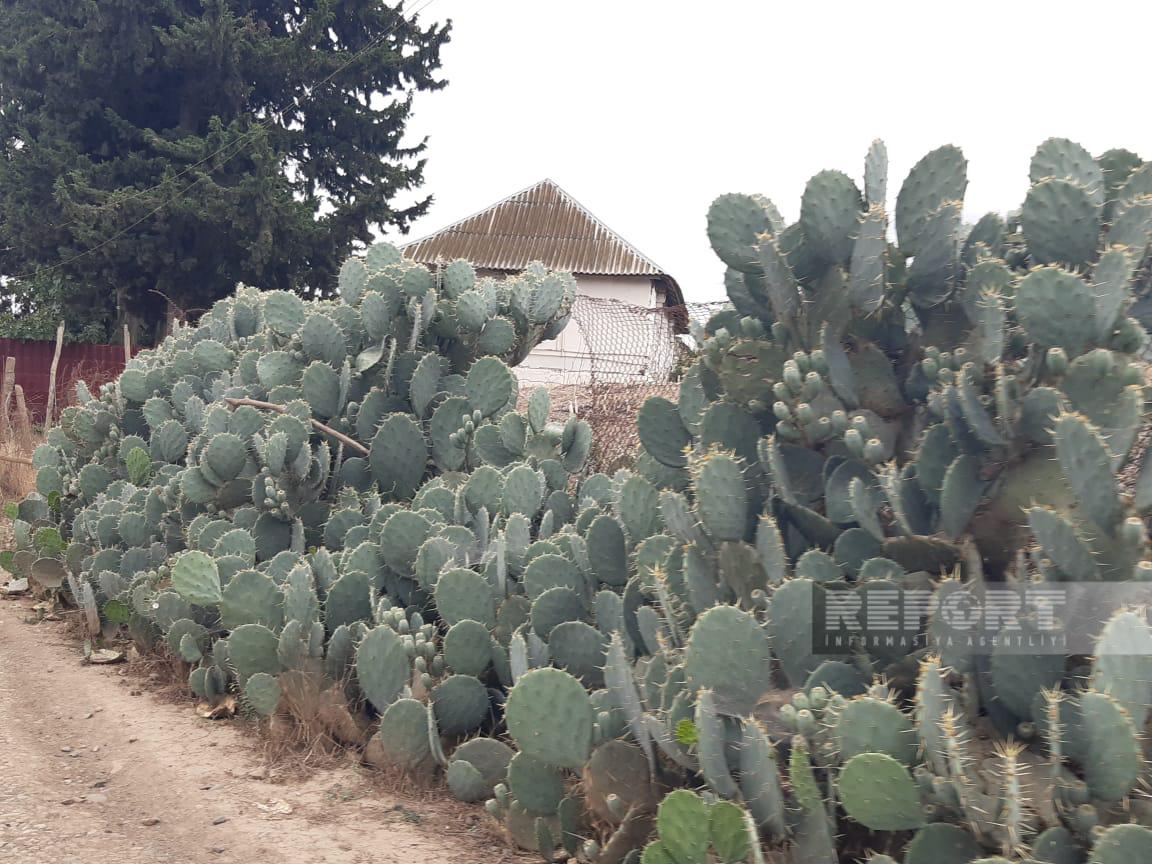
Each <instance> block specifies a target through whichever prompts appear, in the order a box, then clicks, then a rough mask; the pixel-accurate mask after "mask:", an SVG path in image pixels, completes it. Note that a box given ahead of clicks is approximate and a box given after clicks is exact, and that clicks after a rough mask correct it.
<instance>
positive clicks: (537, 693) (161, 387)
mask: <svg viewBox="0 0 1152 864" xmlns="http://www.w3.org/2000/svg"><path fill="white" fill-rule="evenodd" d="M966 169H967V165H966V162H965V160H964V157H963V155H962V153H961V152H960V151H959V150H958V149H956V148H954V147H942V148H940V149H938V150H935V151H933V152H932V153H930V154H928V155H927V156H925V157H924V158H923V159H922V160H920V161H919V162H918V163H917V164H916V165H915V167H914V168H913V169H912V171H911V173H910V174H909V176H908V177H907V178H906V179H905V180H904V182H903V184H902V185H901V187H900V189H899V190H898V194H897V195H896V197H895V209H894V211H893V212H892V214H891V219H890V218H889V213H888V209H887V202H888V200H889V195H888V188H887V186H888V178H887V154H886V151H885V148H884V145H883V144H882V143H880V142H876V143H875V144H874V145H873V146H872V148H871V149H870V150H869V152H868V154H867V157H866V160H865V165H864V174H863V186H862V188H861V186H859V185H858V184H857V183H856V182H855V181H854V180H853V179H852V178H850V177H849V176H848V175H847V174H844V173H842V172H839V171H823V172H820V173H819V174H817V175H816V176H815V177H813V178H812V179H811V180H810V181H809V183H808V185H807V187H806V189H805V191H804V195H803V198H802V201H801V205H800V211H799V213H800V218H799V221H797V222H795V223H793V224H790V225H789V224H785V222H784V220H783V219H782V218H781V216H780V214H779V211H777V209H776V208H775V207H774V206H773V205H772V204H771V202H769V201H768V200H767V199H765V198H763V197H761V196H754V195H737V194H730V195H724V196H721V197H720V198H718V199H717V200H716V202H715V203H714V204H713V205H712V208H711V210H710V211H709V213H708V220H707V229H708V236H709V239H710V241H711V243H712V246H713V248H714V249H715V251H716V253H717V255H718V256H719V258H720V259H721V261H722V262H723V263H724V264H725V265H726V267H727V272H726V275H725V282H726V285H727V290H728V296H729V299H730V301H731V308H729V309H726V310H725V311H722V312H720V313H718V314H716V315H715V316H714V317H713V318H712V319H711V320H709V321H708V322H707V323H706V324H705V325H703V326H701V327H699V328H698V329H697V332H696V333H695V334H694V335H695V336H696V338H697V341H698V342H699V344H700V346H701V351H700V355H699V359H698V360H697V362H696V363H695V364H694V365H693V366H692V367H691V368H690V369H689V370H688V371H687V372H686V374H685V375H684V377H683V380H682V383H681V386H680V393H679V399H678V400H677V401H676V402H675V403H673V402H671V401H669V400H665V399H661V398H654V399H651V400H649V401H648V402H647V403H646V404H645V405H644V406H643V408H642V409H641V411H640V412H639V415H638V417H637V421H636V422H637V427H638V432H639V436H640V440H641V450H640V452H639V453H638V454H637V457H636V460H635V464H634V466H633V468H632V469H630V470H624V471H620V472H618V473H617V474H615V475H613V476H611V477H609V476H606V475H602V474H589V473H588V472H587V471H586V470H585V463H586V460H587V456H588V452H589V448H590V445H591V434H592V433H591V430H590V429H589V427H588V426H587V424H586V423H584V422H583V421H581V420H578V419H570V420H569V421H568V422H567V423H566V424H563V425H554V424H551V423H549V421H548V417H549V405H548V399H547V394H546V393H545V392H544V391H538V392H537V393H534V394H533V395H532V396H531V397H530V398H529V399H528V400H527V409H526V411H525V412H524V413H520V412H518V411H516V410H515V406H516V404H517V387H516V379H515V377H514V375H513V373H512V372H511V371H510V369H509V368H508V367H509V365H514V364H515V363H516V362H518V361H519V360H521V359H523V357H524V356H525V355H526V354H527V352H528V351H530V350H531V348H532V347H533V346H534V345H535V344H536V343H537V342H538V341H539V340H541V339H546V338H551V337H553V336H555V335H556V334H557V333H558V332H559V330H560V328H562V327H563V326H564V324H565V323H566V320H567V316H568V313H569V311H570V308H571V303H572V300H573V296H574V290H575V285H574V281H573V280H572V278H571V277H570V276H568V275H566V274H558V273H551V272H548V271H546V270H544V269H543V268H539V267H532V268H529V270H528V271H526V272H525V273H524V274H522V275H521V276H518V277H515V278H512V279H509V280H507V281H505V282H494V281H492V280H488V279H477V278H476V276H475V274H474V272H473V270H472V268H471V267H470V266H469V265H468V264H466V263H465V262H453V263H451V264H448V265H446V266H444V267H442V268H439V269H437V270H436V271H435V272H433V271H430V270H428V269H426V268H424V267H421V266H418V265H413V264H410V263H407V262H404V261H403V260H401V258H400V257H399V255H398V253H397V252H396V250H395V249H393V248H392V247H389V246H386V245H380V246H376V247H373V248H372V249H371V250H369V252H368V254H367V256H366V257H365V258H363V259H352V260H350V261H349V262H348V263H347V264H346V265H345V267H344V268H343V270H342V271H341V276H340V292H339V299H338V300H336V301H312V302H306V301H302V300H300V299H298V298H296V297H295V296H293V295H290V294H286V293H282V292H268V293H259V292H257V291H254V290H251V289H247V288H241V289H240V290H238V292H237V293H236V295H235V296H234V297H233V298H230V299H228V300H225V301H222V302H221V303H219V304H217V306H216V307H214V308H213V310H212V311H211V312H209V313H208V314H207V315H206V316H205V318H204V319H203V320H202V321H201V322H200V324H199V326H197V327H195V328H183V329H180V330H179V331H177V332H176V333H175V334H174V335H173V336H171V337H170V338H169V339H168V340H166V342H165V343H164V344H163V345H161V346H160V347H159V348H157V349H156V350H154V351H150V352H144V353H143V354H142V355H141V356H140V357H139V358H137V359H136V360H134V361H132V363H131V364H129V367H128V369H126V371H125V372H124V374H123V375H122V376H121V378H120V379H119V381H117V382H115V383H114V384H112V385H110V386H108V387H106V388H104V389H103V390H102V391H101V393H100V394H99V395H98V396H93V395H91V394H86V393H82V394H81V395H82V400H81V402H82V404H80V405H78V406H77V407H74V408H70V409H68V411H67V412H66V413H65V415H64V417H63V418H62V421H61V425H60V427H59V428H57V429H53V430H52V431H51V432H50V433H49V439H48V443H47V444H45V445H44V446H43V447H41V448H40V449H38V450H37V452H36V454H35V464H36V467H37V469H38V473H37V492H36V493H34V494H33V495H31V496H29V498H28V499H27V500H25V501H24V502H23V503H21V504H20V506H19V508H18V513H17V514H16V515H17V518H16V520H15V522H14V525H15V539H16V544H15V545H16V549H15V550H14V551H13V552H11V553H8V554H6V556H5V557H4V558H3V560H2V563H4V565H5V566H6V567H8V568H9V569H10V570H13V571H14V572H19V573H27V574H28V575H30V576H31V577H32V578H33V580H34V581H35V582H37V583H38V584H39V585H40V586H41V587H42V588H44V589H45V590H54V591H61V592H64V593H65V594H67V596H69V597H70V598H71V599H72V601H73V602H76V603H77V604H79V605H81V606H83V607H84V608H85V609H86V610H88V611H89V617H90V618H91V619H92V620H94V622H95V624H96V625H97V627H96V628H95V629H97V630H99V629H101V627H102V628H103V629H104V630H108V631H116V630H118V629H119V628H121V627H126V628H127V629H128V631H129V632H130V633H131V635H132V636H133V638H134V639H136V641H137V642H138V643H139V644H140V645H141V646H149V647H151V646H159V647H160V648H161V650H166V651H168V652H169V653H170V654H171V655H172V656H173V657H174V658H176V659H177V660H178V661H179V662H181V663H183V664H186V668H187V669H188V672H189V686H190V688H191V690H193V691H194V692H195V693H196V694H197V695H198V696H199V697H200V698H202V699H204V700H206V701H209V702H214V701H219V700H221V699H223V698H225V697H226V696H228V695H230V694H234V695H238V696H239V698H240V702H241V704H242V705H244V706H245V707H246V708H247V709H248V710H250V711H251V712H252V713H253V714H255V715H260V716H268V717H271V718H272V722H273V723H307V722H312V723H319V724H320V725H321V726H323V727H324V728H325V729H326V730H327V734H328V735H329V736H330V738H331V739H332V740H334V741H338V742H341V743H344V744H347V745H349V746H355V747H361V748H363V749H364V750H365V754H366V756H367V757H368V758H370V759H371V760H372V761H373V762H374V763H376V764H386V765H391V766H394V767H395V768H397V769H400V770H403V771H405V772H409V773H412V774H418V775H424V776H432V775H433V774H437V773H439V774H442V775H443V777H444V778H445V780H446V782H447V785H448V788H449V789H450V790H451V792H452V793H453V794H455V795H456V796H457V797H458V798H460V799H462V800H465V801H474V802H484V806H485V807H486V808H487V810H488V812H489V813H490V814H491V815H492V817H493V818H494V819H495V820H496V821H497V822H498V823H499V825H500V826H501V828H502V829H503V830H504V831H505V833H506V835H507V836H508V838H509V839H510V840H511V841H512V842H514V843H516V844H517V845H520V846H522V847H525V848H528V849H532V850H535V851H537V852H538V853H539V854H540V855H542V856H543V858H544V859H545V860H548V861H552V860H556V859H557V858H558V857H560V856H564V857H567V859H568V860H579V861H585V862H593V864H594V862H599V864H615V862H643V864H695V862H710V861H711V862H724V864H731V862H748V861H753V862H757V861H765V860H780V861H790V862H795V864H833V862H839V861H857V860H870V861H874V862H881V864H886V862H893V861H900V862H903V864H940V862H947V864H952V862H956V864H964V862H976V861H979V862H1003V861H1034V862H1049V864H1064V862H1069V864H1077V862H1092V864H1119V862H1134V861H1140V860H1150V859H1152V827H1150V826H1152V808H1149V806H1148V803H1147V800H1146V792H1145V790H1146V789H1147V783H1148V780H1149V775H1148V771H1147V769H1146V767H1145V759H1146V753H1147V750H1148V747H1149V743H1148V737H1147V734H1146V733H1147V721H1148V714H1149V710H1150V706H1152V627H1150V626H1149V621H1148V617H1147V610H1146V608H1144V607H1142V606H1137V607H1131V608H1129V607H1122V608H1109V609H1108V610H1107V611H1106V614H1104V615H1102V616H1101V617H1100V619H1099V620H1098V621H1097V622H1095V626H1093V622H1092V621H1087V622H1080V624H1081V625H1082V626H1083V627H1085V628H1086V629H1087V630H1088V631H1089V635H1090V636H1091V638H1092V640H1093V644H1094V650H1093V651H1092V652H1090V653H1089V652H1084V653H1080V654H1067V653H1051V652H1048V653H1033V652H1029V651H1027V650H1025V651H1011V650H1006V649H1004V648H1003V647H1000V646H997V647H995V648H993V649H991V650H983V649H981V648H978V647H973V646H972V645H966V644H963V643H956V642H952V641H945V640H933V639H932V638H929V637H932V636H933V635H937V636H938V635H939V634H940V633H941V632H942V629H941V628H942V627H943V624H944V622H943V620H942V618H941V617H940V614H939V611H938V610H939V609H941V608H944V606H945V605H946V604H947V602H948V600H949V597H950V596H951V595H952V594H953V593H954V592H957V591H961V590H965V589H967V588H969V587H973V586H985V587H988V586H996V585H1000V586H1007V587H1011V586H1032V587H1039V588H1042V587H1043V586H1049V587H1053V586H1059V585H1061V584H1065V583H1075V584H1077V585H1082V584H1083V583H1100V586H1101V591H1103V590H1105V589H1107V588H1109V587H1113V588H1115V587H1117V586H1118V585H1124V584H1127V585H1136V584H1137V583H1141V582H1146V581H1149V576H1150V574H1152V560H1150V557H1149V549H1148V534H1147V530H1146V527H1145V516H1146V514H1147V513H1148V512H1149V511H1150V510H1152V470H1144V471H1139V472H1136V473H1135V476H1134V478H1133V477H1132V476H1131V475H1133V473H1134V471H1135V469H1136V468H1137V467H1138V464H1139V455H1138V453H1137V452H1136V450H1137V449H1138V448H1137V447H1136V442H1137V439H1138V435H1139V432H1140V430H1141V427H1142V425H1143V424H1144V422H1145V418H1146V414H1147V412H1146V408H1145V386H1146V382H1145V372H1146V366H1145V364H1144V362H1143V361H1142V360H1141V357H1142V355H1143V351H1144V348H1145V344H1146V342H1147V337H1146V336H1145V332H1144V330H1143V328H1142V327H1141V326H1140V325H1139V323H1138V322H1136V321H1135V320H1134V319H1133V318H1130V317H1129V316H1128V314H1127V313H1128V309H1129V307H1130V305H1131V304H1132V302H1133V298H1135V297H1136V296H1139V295H1142V294H1143V293H1146V291H1147V288H1148V282H1149V261H1148V258H1149V256H1148V252H1149V242H1150V238H1152V164H1149V165H1145V164H1143V163H1142V162H1141V161H1140V160H1139V159H1138V158H1137V157H1135V156H1134V155H1133V154H1131V153H1128V152H1126V151H1119V150H1116V151H1109V152H1108V153H1105V154H1103V155H1102V156H1100V157H1098V158H1093V157H1092V156H1091V155H1090V154H1088V153H1087V152H1086V151H1085V150H1084V149H1083V148H1082V147H1080V146H1079V145H1077V144H1075V143H1073V142H1071V141H1068V140H1064V139H1050V140H1049V141H1046V142H1044V143H1043V144H1042V145H1041V146H1040V147H1039V149H1038V150H1037V151H1036V154H1035V156H1034V157H1033V160H1032V164H1031V170H1030V186H1029V188H1028V191H1027V194H1026V196H1025V198H1024V201H1023V204H1022V206H1021V208H1020V210H1019V211H1018V212H1015V213H1013V214H1011V215H1009V216H1008V218H1007V219H1004V218H1001V217H1000V216H998V215H995V214H989V215H987V216H984V217H982V218H980V219H979V220H978V221H976V222H975V224H971V225H968V224H965V223H964V221H963V215H964V214H963V197H964V192H965V188H966V185H967V175H966ZM1122 475H1124V476H1125V477H1127V478H1128V479H1127V480H1126V482H1125V483H1124V484H1122V483H1121V476H1122ZM1108 583H1111V585H1110V586H1109V584H1108ZM901 589H909V590H914V591H917V592H919V593H920V594H922V595H927V596H929V597H932V596H934V597H935V599H936V600H937V601H938V602H937V603H936V604H935V605H933V606H930V607H926V608H925V610H924V612H923V614H922V615H921V616H920V617H918V618H917V619H916V622H915V624H916V626H915V628H914V629H915V631H916V634H917V635H918V636H919V637H922V638H920V639H918V640H915V641H913V642H911V643H908V644H905V643H899V642H897V643H890V642H889V643H884V642H879V643H877V644H866V645H860V644H853V645H849V646H847V647H841V648H838V649H834V650H833V649H829V648H827V647H825V648H821V647H820V643H819V639H818V637H819V635H820V634H819V633H818V632H816V628H817V626H818V623H817V622H818V621H820V620H821V618H820V614H818V613H819V612H820V610H821V609H823V608H825V606H826V605H827V604H828V603H829V602H830V598H839V600H838V601H837V602H844V601H845V599H846V598H847V600H850V601H853V602H855V601H860V602H863V601H866V600H867V599H868V598H870V597H875V596H881V595H885V594H888V595H891V594H893V593H898V592H899V591H900V590H901ZM1017 624H1018V625H1019V626H1020V627H1021V628H1022V629H1023V631H1025V632H1034V631H1035V630H1036V629H1037V628H1038V627H1039V626H1040V625H1039V623H1038V620H1037V619H1036V618H1035V616H1028V615H1022V616H1021V620H1020V621H1019V622H1017Z"/></svg>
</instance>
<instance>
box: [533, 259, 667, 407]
mask: <svg viewBox="0 0 1152 864" xmlns="http://www.w3.org/2000/svg"><path fill="white" fill-rule="evenodd" d="M576 284H577V290H578V293H579V295H581V296H582V297H588V298H602V299H606V300H615V301H617V302H619V303H621V304H626V305H627V306H631V307H638V308H639V309H651V308H653V307H655V306H657V305H658V302H659V301H658V299H657V297H656V291H655V289H654V288H653V286H652V280H651V279H650V278H647V277H637V276H617V277H609V276H578V277H577V280H576ZM577 304H578V307H577V310H576V314H575V315H574V316H573V320H572V321H571V323H569V325H568V326H567V327H566V328H565V329H564V332H563V333H561V334H560V335H559V336H558V337H557V338H556V339H553V340H550V341H547V342H541V343H540V344H539V345H538V346H537V347H536V348H535V349H534V350H533V351H532V353H531V354H529V355H528V357H527V358H526V359H525V360H524V362H523V363H521V364H520V366H519V367H517V374H518V376H519V378H520V380H521V383H524V384H549V383H575V382H583V381H587V380H588V379H589V377H590V376H591V375H592V373H593V372H595V375H596V377H597V380H603V379H605V378H609V379H611V378H618V380H621V381H627V380H637V379H645V380H663V379H666V377H667V374H668V372H669V371H670V370H671V368H672V364H673V362H674V359H673V358H674V352H673V351H672V349H671V344H672V342H673V339H674V337H673V334H672V329H671V324H670V322H669V321H668V319H667V318H665V317H664V316H663V315H660V314H649V315H640V314H633V313H630V312H629V311H628V309H627V308H620V309H611V308H605V307H603V306H599V305H597V304H595V303H583V304H581V303H580V300H579V299H577ZM582 325H583V326H582ZM584 327H587V328H589V332H588V334H587V338H586V335H585V333H584V331H583V328H584ZM593 353H595V366H594V367H593V360H592V355H593Z"/></svg>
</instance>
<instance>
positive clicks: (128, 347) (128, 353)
mask: <svg viewBox="0 0 1152 864" xmlns="http://www.w3.org/2000/svg"><path fill="white" fill-rule="evenodd" d="M131 359H132V337H131V336H130V335H129V334H128V325H127V324H125V325H124V365H125V366H127V365H128V361H129V360H131Z"/></svg>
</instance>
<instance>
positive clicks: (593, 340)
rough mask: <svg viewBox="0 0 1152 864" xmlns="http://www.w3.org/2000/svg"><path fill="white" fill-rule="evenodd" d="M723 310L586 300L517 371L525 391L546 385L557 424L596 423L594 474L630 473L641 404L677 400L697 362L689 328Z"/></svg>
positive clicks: (581, 300) (716, 306) (582, 298)
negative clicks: (683, 381) (685, 375)
mask: <svg viewBox="0 0 1152 864" xmlns="http://www.w3.org/2000/svg"><path fill="white" fill-rule="evenodd" d="M724 306H725V304H724V303H691V304H687V305H683V306H661V307H656V308H649V307H644V306H635V305H632V304H629V303H624V302H621V301H619V300H612V299H608V298H602V297H589V296H586V295H580V296H579V297H578V298H577V300H576V305H575V308H574V310H573V314H572V322H571V323H570V324H569V325H568V327H567V329H566V330H565V331H564V333H562V334H561V335H560V337H558V338H557V339H555V340H553V341H552V342H546V343H542V344H541V345H540V346H539V347H538V348H537V349H536V350H534V351H533V352H532V354H531V355H530V356H529V357H528V358H527V359H526V360H525V361H524V362H523V363H522V364H521V365H520V366H519V367H518V368H517V374H518V376H519V378H520V382H521V388H522V392H523V393H524V394H525V395H527V393H529V392H531V390H533V389H535V388H536V387H541V386H542V387H546V388H547V389H548V390H549V391H550V393H551V395H552V411H553V416H554V418H555V419H557V420H562V419H564V418H566V417H568V416H569V415H571V414H575V415H577V416H579V417H582V418H584V419H585V420H587V421H588V422H589V423H590V424H591V426H592V429H593V433H594V442H595V443H594V445H593V451H592V466H591V467H592V470H595V471H604V472H606V473H611V472H613V471H615V470H616V469H618V468H622V467H626V466H627V465H629V464H630V463H631V461H632V458H633V456H634V455H635V451H636V446H637V444H638V439H637V436H636V413H637V411H639V410H640V406H641V405H643V404H644V401H645V400H646V399H648V398H649V397H650V396H664V397H665V398H667V399H670V400H672V401H673V402H674V401H676V397H677V393H678V389H679V379H680V375H681V374H682V372H683V370H684V369H686V368H687V366H688V365H689V363H690V362H691V360H692V358H693V357H694V356H695V346H694V343H693V340H692V338H691V336H689V334H688V331H689V326H690V322H692V321H699V322H701V323H703V322H704V321H706V320H707V319H708V318H709V317H710V316H711V315H712V314H713V313H715V312H716V311H718V310H720V309H722V308H723V307H724Z"/></svg>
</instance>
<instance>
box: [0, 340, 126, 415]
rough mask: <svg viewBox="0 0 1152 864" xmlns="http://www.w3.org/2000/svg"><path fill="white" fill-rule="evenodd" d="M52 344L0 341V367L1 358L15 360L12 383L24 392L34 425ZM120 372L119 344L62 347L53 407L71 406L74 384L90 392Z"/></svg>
mask: <svg viewBox="0 0 1152 864" xmlns="http://www.w3.org/2000/svg"><path fill="white" fill-rule="evenodd" d="M55 350H56V344H55V343H54V342H29V341H25V340H23V339H0V365H2V364H3V358H5V357H15V358H16V383H17V384H18V385H19V386H20V387H21V388H22V389H23V390H24V399H25V400H26V402H27V404H28V411H29V412H30V413H31V414H32V417H33V418H34V420H35V422H42V421H43V420H44V410H45V409H46V408H47V406H48V383H49V378H50V375H51V370H52V355H53V354H54V353H55ZM123 371H124V346H123V345H64V346H62V347H61V350H60V363H59V364H58V366H57V368H56V404H57V406H59V407H64V406H65V405H69V404H71V403H72V400H73V394H74V385H75V382H76V381H80V380H82V381H84V382H85V383H86V384H87V385H88V387H89V389H91V390H92V392H93V393H95V392H96V390H97V388H98V387H99V386H100V385H101V384H104V383H106V382H108V381H111V380H112V379H114V378H116V377H117V376H118V375H119V374H120V373H121V372H123Z"/></svg>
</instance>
